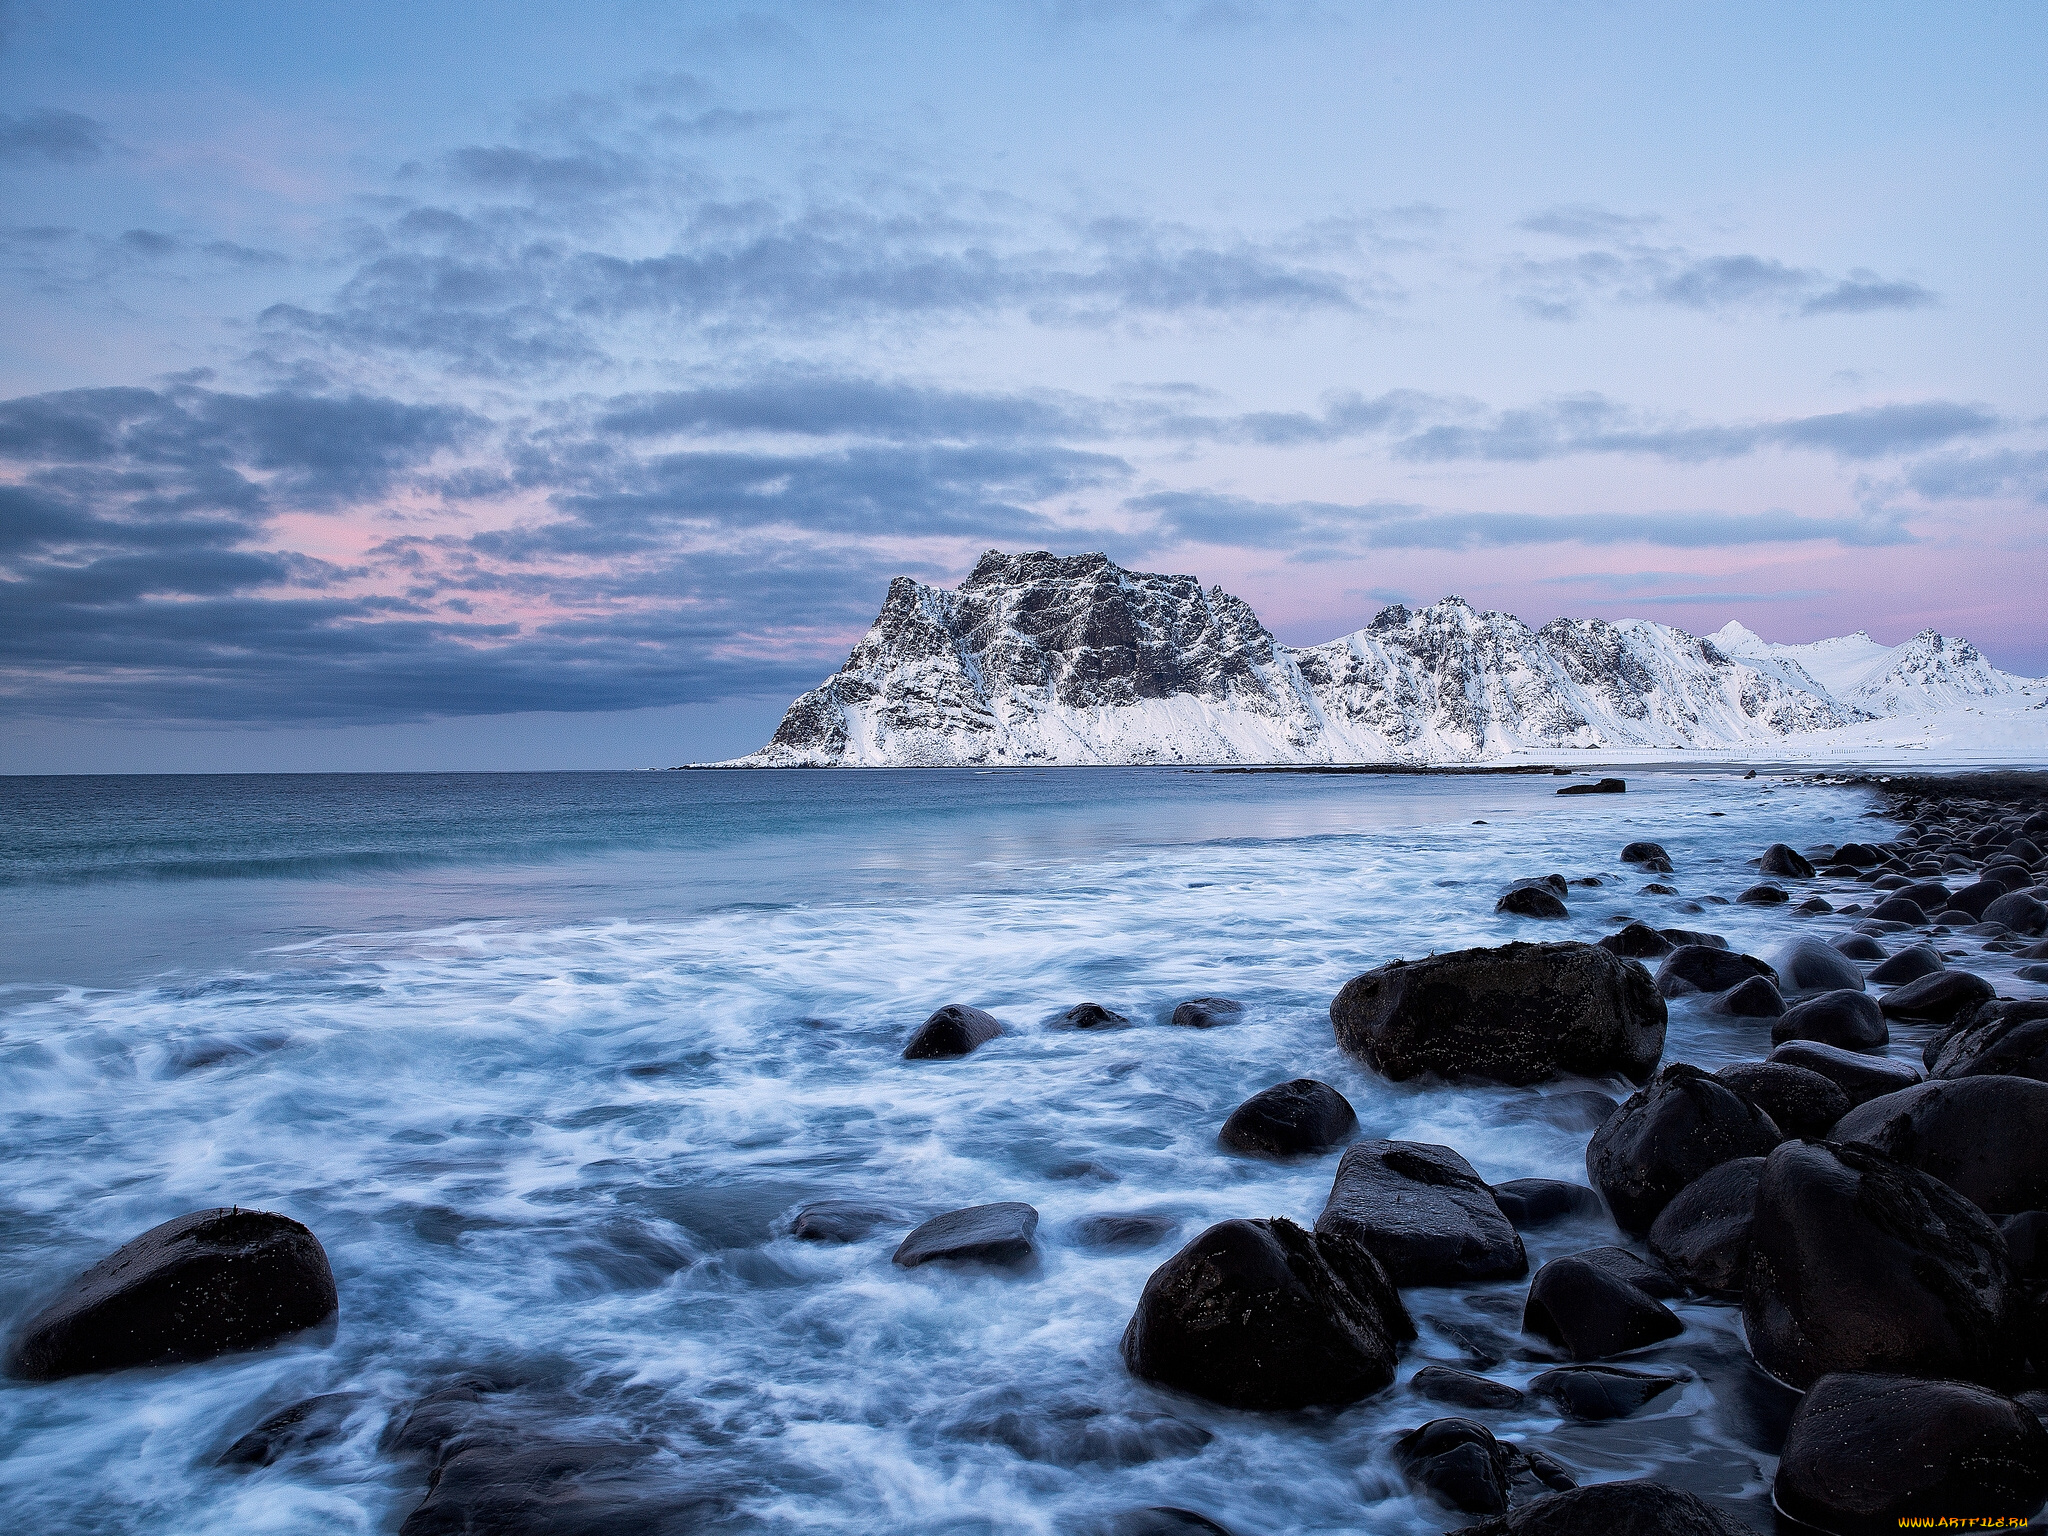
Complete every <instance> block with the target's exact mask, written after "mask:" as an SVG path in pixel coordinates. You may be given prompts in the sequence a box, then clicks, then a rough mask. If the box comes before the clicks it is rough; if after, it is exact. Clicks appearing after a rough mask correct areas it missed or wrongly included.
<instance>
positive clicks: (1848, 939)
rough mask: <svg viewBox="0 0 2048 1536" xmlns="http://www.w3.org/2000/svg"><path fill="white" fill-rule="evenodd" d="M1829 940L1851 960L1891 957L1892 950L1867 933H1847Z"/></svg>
mask: <svg viewBox="0 0 2048 1536" xmlns="http://www.w3.org/2000/svg"><path fill="white" fill-rule="evenodd" d="M1829 942H1831V943H1832V944H1833V945H1834V946H1835V948H1836V949H1839V950H1840V951H1841V952H1842V953H1843V954H1844V955H1847V956H1848V957H1849V958H1850V959H1851V960H1866V961H1867V960H1884V959H1888V958H1889V957H1890V951H1889V950H1887V949H1886V948H1885V947H1884V946H1883V945H1882V944H1880V943H1878V942H1877V940H1875V939H1873V938H1872V937H1871V936H1870V935H1869V934H1867V933H1845V934H1841V935H1839V936H1838V937H1836V938H1834V939H1832V940H1830V941H1829Z"/></svg>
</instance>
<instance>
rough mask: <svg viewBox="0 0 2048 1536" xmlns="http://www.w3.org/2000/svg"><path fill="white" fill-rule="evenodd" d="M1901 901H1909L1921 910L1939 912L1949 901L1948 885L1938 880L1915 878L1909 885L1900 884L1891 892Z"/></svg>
mask: <svg viewBox="0 0 2048 1536" xmlns="http://www.w3.org/2000/svg"><path fill="white" fill-rule="evenodd" d="M1892 894H1893V895H1894V896H1896V897H1897V898H1898V899H1899V900H1901V901H1910V902H1912V903H1913V905H1914V906H1916V907H1918V908H1919V909H1920V910H1921V911H1922V912H1940V911H1942V910H1944V909H1945V908H1946V907H1947V906H1948V903H1949V898H1948V887H1947V886H1945V885H1943V884H1942V883H1941V882H1940V881H1939V880H1915V881H1914V882H1913V883H1912V884H1911V885H1902V886H1900V887H1899V888H1898V889H1897V890H1896V891H1894V892H1893V893H1892Z"/></svg>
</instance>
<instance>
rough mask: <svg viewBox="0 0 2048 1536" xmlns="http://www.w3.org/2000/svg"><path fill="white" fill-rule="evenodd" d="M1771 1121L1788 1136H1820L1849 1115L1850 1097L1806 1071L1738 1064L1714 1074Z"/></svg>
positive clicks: (1773, 1064) (1787, 1066)
mask: <svg viewBox="0 0 2048 1536" xmlns="http://www.w3.org/2000/svg"><path fill="white" fill-rule="evenodd" d="M1714 1076H1716V1077H1717V1078H1719V1079H1720V1080H1721V1081H1722V1082H1724V1083H1726V1084H1727V1085H1728V1086H1729V1087H1730V1088H1733V1089H1734V1090H1735V1091H1736V1092H1737V1093H1739V1094H1741V1095H1742V1096H1743V1097H1744V1098H1745V1099H1747V1100H1749V1102H1750V1103H1752V1104H1754V1105H1755V1106H1756V1107H1757V1108H1758V1109H1760V1110H1762V1111H1763V1112H1764V1113H1765V1114H1767V1115H1769V1116H1770V1117H1771V1123H1772V1124H1773V1125H1775V1126H1777V1128H1778V1129H1779V1130H1781V1131H1783V1132H1784V1133H1785V1134H1786V1135H1787V1136H1821V1135H1824V1134H1826V1132H1827V1130H1828V1128H1829V1127H1831V1126H1832V1125H1833V1124H1834V1123H1835V1122H1836V1121H1837V1120H1839V1119H1841V1118H1842V1116H1844V1115H1846V1114H1847V1113H1849V1095H1848V1094H1846V1093H1844V1092H1843V1091H1842V1090H1841V1088H1840V1087H1838V1086H1837V1085H1836V1084H1835V1083H1834V1082H1832V1081H1830V1080H1829V1079H1828V1078H1825V1077H1822V1076H1821V1075H1820V1073H1818V1072H1815V1071H1813V1070H1812V1069H1811V1068H1808V1067H1795V1066H1793V1065H1792V1064H1791V1063H1789V1062H1783V1061H1739V1062H1736V1063H1734V1064H1733V1065H1732V1066H1726V1067H1723V1068H1722V1069H1721V1070H1720V1071H1718V1072H1716V1073H1715V1074H1714Z"/></svg>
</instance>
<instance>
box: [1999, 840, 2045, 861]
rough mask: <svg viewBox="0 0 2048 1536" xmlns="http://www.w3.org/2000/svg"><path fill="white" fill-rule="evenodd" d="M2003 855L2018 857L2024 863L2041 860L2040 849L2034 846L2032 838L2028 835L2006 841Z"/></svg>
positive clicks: (2011, 857) (2012, 857)
mask: <svg viewBox="0 0 2048 1536" xmlns="http://www.w3.org/2000/svg"><path fill="white" fill-rule="evenodd" d="M2005 856H2006V857H2007V858H2009V859H2018V860H2020V861H2021V862H2022V863H2026V864H2039V863H2040V862H2041V850H2040V849H2039V848H2038V847H2036V846H2035V844H2034V840H2033V839H2032V838H2030V837H2016V838H2014V839H2013V840H2012V841H2011V842H2009V843H2007V844H2006V845H2005Z"/></svg>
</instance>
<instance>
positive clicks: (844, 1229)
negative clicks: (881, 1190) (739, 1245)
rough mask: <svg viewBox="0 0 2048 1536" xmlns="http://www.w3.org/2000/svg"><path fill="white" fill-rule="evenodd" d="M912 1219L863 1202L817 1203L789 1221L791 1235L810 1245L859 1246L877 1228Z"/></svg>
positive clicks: (894, 1211) (824, 1201) (893, 1209)
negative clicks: (847, 1244)
mask: <svg viewBox="0 0 2048 1536" xmlns="http://www.w3.org/2000/svg"><path fill="white" fill-rule="evenodd" d="M909 1219H910V1218H909V1217H907V1216H906V1215H904V1214H903V1212H901V1211H899V1210H897V1209H895V1208H894V1207H893V1206H887V1205H871V1204H869V1203H867V1202H865V1201H861V1200H814V1201H812V1202H811V1203H810V1204H809V1205H807V1206H805V1207H804V1208H803V1209H802V1210H800V1211H798V1212H797V1213H796V1215H795V1216H793V1217H791V1218H790V1223H789V1234H790V1236H792V1237H797V1238H801V1239H803V1241H805V1242H807V1243H857V1242H859V1241H860V1240H861V1239H862V1238H864V1237H866V1236H867V1235H868V1234H869V1233H870V1232H872V1231H874V1230H875V1228H877V1227H883V1226H893V1225H900V1224H902V1223H903V1222H906V1221H908V1220H909Z"/></svg>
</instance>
